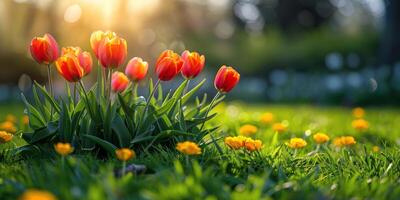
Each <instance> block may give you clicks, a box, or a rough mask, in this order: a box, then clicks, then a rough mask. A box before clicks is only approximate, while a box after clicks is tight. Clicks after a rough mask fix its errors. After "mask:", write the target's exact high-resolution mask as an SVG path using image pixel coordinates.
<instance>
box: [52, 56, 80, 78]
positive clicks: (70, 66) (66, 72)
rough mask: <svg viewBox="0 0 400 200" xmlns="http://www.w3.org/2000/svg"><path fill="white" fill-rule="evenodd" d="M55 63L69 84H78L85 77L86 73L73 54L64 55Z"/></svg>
mask: <svg viewBox="0 0 400 200" xmlns="http://www.w3.org/2000/svg"><path fill="white" fill-rule="evenodd" d="M55 63H56V67H57V71H58V72H59V73H60V75H61V76H63V77H64V78H65V80H67V81H69V82H77V81H79V80H81V78H82V77H83V76H84V71H83V68H82V67H81V66H80V64H79V60H78V58H77V57H76V56H75V55H73V54H71V53H67V54H65V55H62V56H61V57H59V58H58V59H57V60H56V62H55Z"/></svg>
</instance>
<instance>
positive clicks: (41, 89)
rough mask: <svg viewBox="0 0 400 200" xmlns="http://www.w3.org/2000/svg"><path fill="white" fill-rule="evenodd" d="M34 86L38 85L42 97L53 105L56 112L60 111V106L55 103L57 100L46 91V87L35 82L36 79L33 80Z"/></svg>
mask: <svg viewBox="0 0 400 200" xmlns="http://www.w3.org/2000/svg"><path fill="white" fill-rule="evenodd" d="M34 83H35V85H36V87H38V88H39V89H40V91H41V92H42V94H43V96H44V98H45V99H46V100H47V101H48V102H50V104H51V105H52V106H53V108H54V110H55V111H56V112H57V113H60V110H61V109H60V106H59V105H58V104H57V102H56V101H55V99H54V98H53V97H51V96H50V94H49V93H48V92H47V90H46V88H44V87H43V86H41V85H40V84H39V83H37V82H36V81H35V82H34Z"/></svg>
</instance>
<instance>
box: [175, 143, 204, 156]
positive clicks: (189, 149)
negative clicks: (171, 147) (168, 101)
mask: <svg viewBox="0 0 400 200" xmlns="http://www.w3.org/2000/svg"><path fill="white" fill-rule="evenodd" d="M176 149H177V150H178V151H180V152H181V153H183V154H186V155H199V154H201V148H200V147H199V146H198V145H197V144H196V143H194V142H191V141H185V142H179V143H178V144H177V145H176Z"/></svg>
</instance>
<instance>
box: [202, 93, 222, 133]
mask: <svg viewBox="0 0 400 200" xmlns="http://www.w3.org/2000/svg"><path fill="white" fill-rule="evenodd" d="M220 95H221V92H219V91H218V92H217V94H216V95H215V96H214V98H213V99H212V100H211V103H210V106H209V107H208V109H207V111H206V115H205V116H204V119H206V118H207V116H208V113H209V112H210V111H211V109H212V107H213V105H214V103H215V101H216V100H217V99H218V97H219V96H220ZM205 123H206V120H204V121H203V124H202V125H201V127H200V131H202V130H203V128H204V124H205Z"/></svg>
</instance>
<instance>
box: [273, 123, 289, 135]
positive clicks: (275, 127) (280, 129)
mask: <svg viewBox="0 0 400 200" xmlns="http://www.w3.org/2000/svg"><path fill="white" fill-rule="evenodd" d="M272 129H273V130H274V131H275V132H278V133H283V132H285V131H286V126H285V125H283V124H282V123H275V124H274V125H272Z"/></svg>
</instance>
